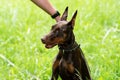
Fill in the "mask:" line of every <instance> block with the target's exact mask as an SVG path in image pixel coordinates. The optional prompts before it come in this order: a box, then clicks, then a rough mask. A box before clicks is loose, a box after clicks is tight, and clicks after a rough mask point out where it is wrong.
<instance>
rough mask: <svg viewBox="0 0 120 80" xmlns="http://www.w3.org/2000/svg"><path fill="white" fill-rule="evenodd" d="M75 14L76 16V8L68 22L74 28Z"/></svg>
mask: <svg viewBox="0 0 120 80" xmlns="http://www.w3.org/2000/svg"><path fill="white" fill-rule="evenodd" d="M76 16H77V10H76V11H75V13H74V15H73V17H72V19H71V20H70V21H69V22H68V25H71V26H72V28H74V25H75V19H76Z"/></svg>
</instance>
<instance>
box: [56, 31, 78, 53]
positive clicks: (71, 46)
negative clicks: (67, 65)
mask: <svg viewBox="0 0 120 80" xmlns="http://www.w3.org/2000/svg"><path fill="white" fill-rule="evenodd" d="M58 47H59V49H60V50H64V51H72V50H75V49H76V48H77V47H79V45H77V43H76V42H75V36H74V34H73V32H72V33H71V35H68V37H67V39H66V41H65V42H64V43H63V44H58Z"/></svg>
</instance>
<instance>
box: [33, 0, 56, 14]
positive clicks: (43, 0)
mask: <svg viewBox="0 0 120 80" xmlns="http://www.w3.org/2000/svg"><path fill="white" fill-rule="evenodd" d="M31 1H32V2H34V3H35V4H36V5H37V6H39V7H40V8H41V9H43V10H44V11H45V12H47V13H48V14H49V15H53V14H54V13H55V12H56V9H55V8H54V7H53V6H52V5H51V4H50V2H49V1H48V0H31Z"/></svg>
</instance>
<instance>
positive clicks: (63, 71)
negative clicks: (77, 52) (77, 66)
mask: <svg viewBox="0 0 120 80" xmlns="http://www.w3.org/2000/svg"><path fill="white" fill-rule="evenodd" d="M73 57H74V56H73V54H64V55H63V57H62V58H61V60H60V63H59V74H60V76H61V78H62V79H63V80H64V78H66V79H67V80H71V79H72V75H73V74H74V65H73V63H74V61H73Z"/></svg>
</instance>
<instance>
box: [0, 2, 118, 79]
mask: <svg viewBox="0 0 120 80" xmlns="http://www.w3.org/2000/svg"><path fill="white" fill-rule="evenodd" d="M50 1H51V3H52V4H53V5H54V6H55V7H56V8H57V9H58V10H59V11H60V13H62V12H63V11H64V9H65V7H66V6H69V16H68V19H69V20H70V19H71V16H72V14H73V12H74V11H75V10H76V9H78V15H77V19H76V25H75V29H74V33H75V35H76V41H77V42H78V43H80V44H81V48H82V50H83V52H84V54H85V56H86V59H87V61H88V64H89V66H90V68H91V75H92V78H93V80H120V0H71V1H69V0H65V1H64V0H60V1H57V0H50ZM54 23H55V21H54V20H52V19H51V17H50V16H49V15H48V14H46V13H45V12H44V11H42V10H41V9H40V8H38V7H37V6H36V5H34V4H33V3H32V2H31V1H30V0H23V1H21V0H2V1H1V2H0V80H48V79H50V76H51V67H52V62H53V60H54V57H55V56H56V54H57V51H58V49H57V47H54V48H53V49H46V48H45V47H44V45H43V44H42V43H41V41H40V38H41V37H42V36H43V35H45V34H46V33H48V32H49V30H50V28H51V25H52V24H54Z"/></svg>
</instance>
